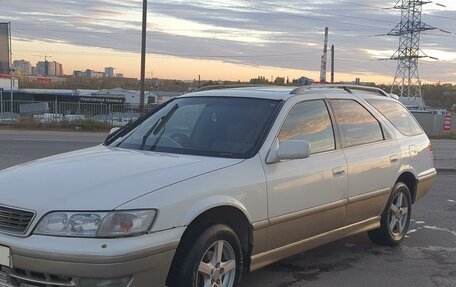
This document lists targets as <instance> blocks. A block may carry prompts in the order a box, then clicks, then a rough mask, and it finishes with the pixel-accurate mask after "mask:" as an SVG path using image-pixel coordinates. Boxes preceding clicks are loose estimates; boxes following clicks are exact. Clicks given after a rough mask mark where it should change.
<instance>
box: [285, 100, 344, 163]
mask: <svg viewBox="0 0 456 287" xmlns="http://www.w3.org/2000/svg"><path fill="white" fill-rule="evenodd" d="M287 140H306V141H308V142H310V143H311V145H312V148H311V150H312V154H315V153H319V152H324V151H330V150H334V149H335V148H336V147H335V141H334V132H333V128H332V124H331V119H330V117H329V114H328V109H327V108H326V104H325V102H324V101H321V100H318V101H306V102H301V103H298V104H296V105H295V106H294V107H293V108H292V109H291V111H290V113H289V115H288V118H287V119H286V120H285V123H284V125H283V127H282V130H281V131H280V134H279V142H284V141H287Z"/></svg>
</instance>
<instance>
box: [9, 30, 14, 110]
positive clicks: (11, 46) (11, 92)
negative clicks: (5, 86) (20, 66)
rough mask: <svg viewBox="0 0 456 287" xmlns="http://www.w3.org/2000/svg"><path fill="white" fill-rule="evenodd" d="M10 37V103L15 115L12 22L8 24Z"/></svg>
mask: <svg viewBox="0 0 456 287" xmlns="http://www.w3.org/2000/svg"><path fill="white" fill-rule="evenodd" d="M8 37H9V55H8V57H9V59H8V61H9V64H8V65H9V66H8V67H9V76H10V102H11V106H10V109H11V113H14V111H13V108H14V103H13V101H14V96H13V84H14V80H13V51H12V49H13V45H12V42H11V38H12V37H11V22H9V23H8Z"/></svg>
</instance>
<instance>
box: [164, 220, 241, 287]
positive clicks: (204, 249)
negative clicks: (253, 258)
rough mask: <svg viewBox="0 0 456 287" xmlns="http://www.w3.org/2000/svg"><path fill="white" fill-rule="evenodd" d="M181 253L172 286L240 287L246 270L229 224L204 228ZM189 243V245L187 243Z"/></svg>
mask: <svg viewBox="0 0 456 287" xmlns="http://www.w3.org/2000/svg"><path fill="white" fill-rule="evenodd" d="M199 234H200V235H199V236H198V237H197V238H196V239H195V240H193V241H192V242H191V243H190V244H186V248H184V249H183V250H182V253H181V254H179V255H180V256H179V255H178V256H179V257H178V258H179V261H180V262H177V264H178V266H177V268H176V269H175V270H176V272H174V274H173V275H172V276H173V277H174V278H172V283H171V284H169V285H168V286H172V287H203V286H220V287H222V286H228V287H237V286H239V282H240V279H241V276H242V271H243V251H242V247H241V242H240V240H239V237H238V236H237V235H236V233H235V232H234V231H233V229H232V228H230V227H229V226H227V225H224V224H215V225H212V226H210V227H208V228H207V229H205V230H204V231H203V232H202V233H199ZM187 243H189V242H187Z"/></svg>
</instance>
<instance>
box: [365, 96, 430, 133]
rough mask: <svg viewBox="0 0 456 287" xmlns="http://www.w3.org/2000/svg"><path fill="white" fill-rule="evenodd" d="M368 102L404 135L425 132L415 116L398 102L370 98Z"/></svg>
mask: <svg viewBox="0 0 456 287" xmlns="http://www.w3.org/2000/svg"><path fill="white" fill-rule="evenodd" d="M368 102H369V103H371V104H372V105H373V106H374V107H375V108H376V109H377V110H378V111H379V112H380V113H381V114H382V115H384V116H385V118H387V119H388V120H389V121H390V122H391V123H392V124H393V125H394V126H395V127H396V128H397V129H398V130H399V131H400V132H401V133H403V134H404V135H406V136H414V135H418V134H421V133H423V131H422V130H421V127H420V126H419V125H418V123H417V122H416V120H415V118H414V117H413V116H412V115H411V114H410V112H409V111H408V110H407V109H406V108H405V107H404V106H402V105H401V104H399V103H398V102H394V101H385V100H368Z"/></svg>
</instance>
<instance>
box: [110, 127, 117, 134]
mask: <svg viewBox="0 0 456 287" xmlns="http://www.w3.org/2000/svg"><path fill="white" fill-rule="evenodd" d="M119 129H120V128H119V127H115V128H112V129H111V130H110V131H109V135H112V134H113V133H115V132H116V131H118V130H119Z"/></svg>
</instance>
